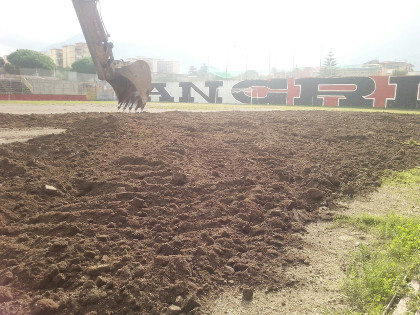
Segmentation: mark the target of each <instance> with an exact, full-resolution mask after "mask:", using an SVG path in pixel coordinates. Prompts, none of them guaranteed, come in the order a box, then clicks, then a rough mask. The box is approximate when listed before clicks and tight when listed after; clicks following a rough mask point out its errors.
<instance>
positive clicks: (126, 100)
mask: <svg viewBox="0 0 420 315" xmlns="http://www.w3.org/2000/svg"><path fill="white" fill-rule="evenodd" d="M107 81H108V83H109V84H111V86H112V88H113V89H114V91H115V93H116V94H117V97H118V109H120V108H122V109H127V108H128V109H129V110H131V109H132V108H133V107H134V110H135V111H137V110H138V109H139V108H140V111H142V110H143V108H144V106H145V105H146V102H147V100H148V98H149V93H150V90H151V84H152V75H151V72H150V67H149V65H148V64H147V62H145V61H143V60H137V61H135V62H133V63H129V64H126V65H123V66H120V67H115V68H114V73H113V75H112V77H111V78H109V79H107Z"/></svg>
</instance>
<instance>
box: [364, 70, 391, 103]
mask: <svg viewBox="0 0 420 315" xmlns="http://www.w3.org/2000/svg"><path fill="white" fill-rule="evenodd" d="M370 78H371V79H372V80H373V81H374V82H375V91H374V92H373V93H372V94H370V95H368V96H365V97H364V98H366V99H373V107H378V108H386V102H387V100H395V95H396V92H397V85H396V84H389V78H390V77H380V76H372V77H370Z"/></svg>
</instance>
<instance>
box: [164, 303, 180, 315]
mask: <svg viewBox="0 0 420 315" xmlns="http://www.w3.org/2000/svg"><path fill="white" fill-rule="evenodd" d="M180 313H181V308H180V307H179V306H176V305H171V306H169V307H168V310H167V312H166V314H168V315H178V314H180Z"/></svg>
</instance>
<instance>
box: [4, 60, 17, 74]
mask: <svg viewBox="0 0 420 315" xmlns="http://www.w3.org/2000/svg"><path fill="white" fill-rule="evenodd" d="M4 71H6V72H7V73H10V74H20V71H19V67H16V66H15V65H12V64H11V63H10V62H6V63H5V64H4Z"/></svg>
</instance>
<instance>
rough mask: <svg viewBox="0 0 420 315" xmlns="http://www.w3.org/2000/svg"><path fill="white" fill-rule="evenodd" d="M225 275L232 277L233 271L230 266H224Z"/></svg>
mask: <svg viewBox="0 0 420 315" xmlns="http://www.w3.org/2000/svg"><path fill="white" fill-rule="evenodd" d="M225 271H226V273H228V274H230V275H233V274H234V273H235V269H233V268H232V267H231V266H225Z"/></svg>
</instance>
